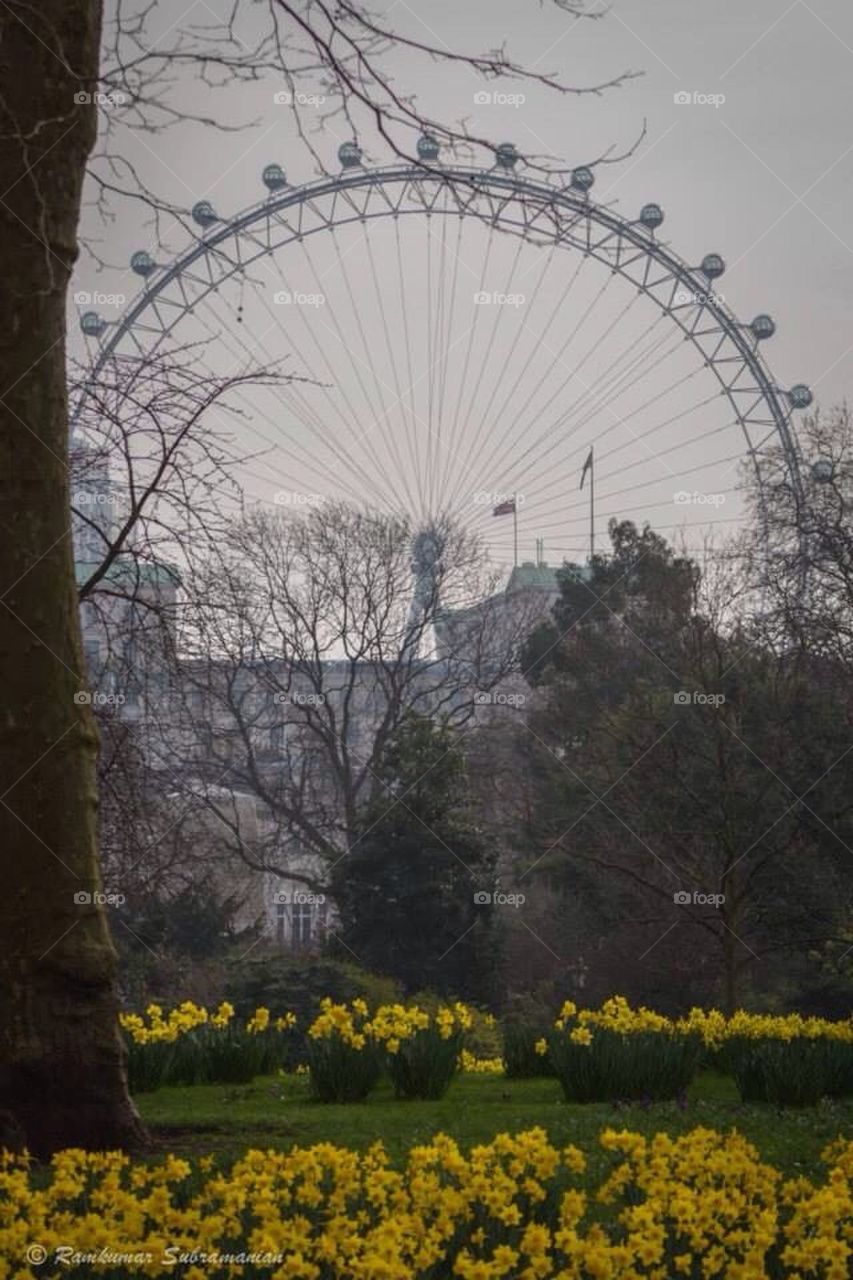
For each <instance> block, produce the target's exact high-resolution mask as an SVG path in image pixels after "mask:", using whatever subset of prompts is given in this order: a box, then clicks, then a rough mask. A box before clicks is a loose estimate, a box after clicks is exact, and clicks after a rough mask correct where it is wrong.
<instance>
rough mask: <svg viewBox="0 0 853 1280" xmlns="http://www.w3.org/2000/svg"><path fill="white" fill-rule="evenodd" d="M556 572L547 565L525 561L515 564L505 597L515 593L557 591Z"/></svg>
mask: <svg viewBox="0 0 853 1280" xmlns="http://www.w3.org/2000/svg"><path fill="white" fill-rule="evenodd" d="M559 589H560V587H559V583H558V582H557V570H556V569H553V568H552V567H551V566H550V565H547V564H534V563H533V561H532V560H525V561H524V563H523V564H517V565H516V566H515V568H514V569H513V571H512V573H511V574H510V575H509V579H508V581H507V584H506V591H507V595H511V594H512V593H513V592H515V591H555V592H556V591H559Z"/></svg>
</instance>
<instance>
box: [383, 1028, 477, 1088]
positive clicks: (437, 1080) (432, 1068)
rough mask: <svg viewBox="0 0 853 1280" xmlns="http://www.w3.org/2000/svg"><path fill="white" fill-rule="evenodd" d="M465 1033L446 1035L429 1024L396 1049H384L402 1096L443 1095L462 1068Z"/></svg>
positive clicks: (386, 1062)
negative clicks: (460, 1057)
mask: <svg viewBox="0 0 853 1280" xmlns="http://www.w3.org/2000/svg"><path fill="white" fill-rule="evenodd" d="M463 1041H464V1033H463V1032H462V1031H456V1032H454V1033H453V1034H452V1035H450V1036H447V1037H446V1038H442V1036H441V1035H440V1034H439V1032H438V1029H437V1028H436V1027H425V1028H424V1029H423V1030H422V1031H417V1032H416V1033H415V1034H414V1035H413V1036H411V1037H410V1038H409V1039H407V1040H404V1041H403V1042H402V1043H401V1045H400V1047H399V1049H398V1050H397V1052H396V1053H389V1052H388V1050H387V1049H385V1050H384V1051H383V1054H382V1061H383V1064H384V1066H385V1070H386V1071H387V1072H388V1075H389V1076H390V1078H391V1082H392V1084H393V1085H394V1092H395V1094H396V1095H397V1097H398V1098H443V1097H444V1095H445V1094H446V1093H447V1090H448V1089H449V1087H450V1084H451V1081H452V1080H453V1077H454V1076H455V1075H456V1073H457V1071H458V1070H459V1054H460V1053H461V1051H462V1044H463Z"/></svg>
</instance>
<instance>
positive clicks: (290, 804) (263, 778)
mask: <svg viewBox="0 0 853 1280" xmlns="http://www.w3.org/2000/svg"><path fill="white" fill-rule="evenodd" d="M413 547H414V555H415V560H414V562H413V558H412V557H413ZM186 587H187V593H186V604H185V607H184V611H183V615H182V630H181V640H180V645H181V648H180V651H179V654H178V662H177V667H176V671H175V675H174V678H173V691H174V692H173V697H174V698H175V699H177V701H178V702H179V703H180V707H181V722H182V725H183V726H184V731H183V733H182V734H181V735H180V736H179V738H178V740H177V744H176V748H177V749H176V750H175V749H173V752H172V759H171V761H170V762H169V763H170V765H171V768H172V770H173V771H175V766H176V764H180V765H181V767H180V768H179V769H177V771H176V773H177V774H178V775H180V776H182V777H183V778H184V779H185V785H186V787H187V789H188V792H189V791H192V790H196V791H199V790H200V791H202V792H203V793H204V794H205V795H206V797H207V802H208V803H209V805H210V807H211V808H212V809H213V810H214V811H215V812H216V813H217V815H218V817H219V818H220V819H221V820H222V821H223V822H224V823H227V824H229V825H230V826H231V828H232V831H233V835H234V849H235V853H237V854H239V855H240V856H242V858H243V859H245V860H246V861H248V862H249V863H250V864H251V865H253V866H255V867H256V868H257V869H259V870H269V871H275V872H278V873H279V874H282V873H286V874H287V875H288V876H289V877H291V878H293V879H295V880H297V881H298V880H302V881H303V883H305V884H306V885H310V886H312V887H314V888H320V887H321V886H322V885H323V884H324V882H325V876H326V873H327V870H328V867H329V865H330V864H332V863H334V862H335V861H336V860H337V859H339V858H340V857H341V856H342V854H343V853H345V852H346V850H347V849H348V848H349V847H350V846H351V843H352V841H353V839H354V838H355V835H354V833H355V832H356V830H357V829H358V825H359V815H360V812H361V810H362V809H363V808H364V806H365V805H366V804H367V803H369V802H370V801H372V800H375V799H376V797H377V795H378V794H379V793H380V792H381V783H380V782H379V778H378V773H379V771H378V768H377V765H378V761H379V760H380V758H381V757H382V754H383V752H384V751H385V749H386V747H387V744H388V742H389V740H390V739H391V737H392V735H393V734H394V733H395V732H396V730H397V729H398V728H399V726H400V725H401V724H402V722H403V721H404V720H405V719H406V717H407V716H408V715H409V714H410V713H411V712H419V713H421V714H427V715H433V716H443V717H446V718H447V719H448V721H449V722H450V723H451V724H455V725H456V726H458V727H460V728H462V727H464V726H466V725H467V724H468V723H469V722H470V721H471V718H472V715H473V714H474V711H475V708H476V706H477V696H478V691H483V690H489V689H492V688H494V687H496V686H497V685H498V684H499V683H500V682H501V681H502V680H503V679H504V678H505V677H506V676H507V674H508V673H509V672H510V671H511V670H513V669H514V668H515V666H516V662H517V653H518V649H519V646H520V643H521V641H522V640H523V639H524V638H525V636H526V634H527V632H528V630H529V628H530V625H531V617H530V615H529V612H528V610H527V609H525V608H523V607H522V608H520V609H519V608H513V607H510V606H509V605H508V603H507V599H506V597H505V596H504V595H503V593H499V592H496V591H495V587H496V578H495V575H493V574H490V573H489V571H488V567H487V564H486V561H485V558H484V555H483V551H482V548H481V547H480V545H479V543H478V542H477V541H476V540H475V539H474V538H472V537H471V536H470V535H468V534H466V533H464V532H463V531H461V530H459V529H458V528H456V527H455V526H454V525H453V524H451V523H450V522H449V521H444V522H442V523H439V524H438V525H436V526H434V527H433V528H432V529H431V530H429V531H428V532H427V533H421V534H420V535H419V536H418V537H415V538H414V539H413V530H412V528H411V526H410V525H409V523H408V521H406V520H404V519H401V518H398V517H394V516H388V515H383V514H379V513H376V512H372V511H363V510H359V509H356V508H353V507H349V506H347V505H345V504H341V503H324V504H322V505H320V506H319V507H316V508H315V509H314V510H312V511H311V512H310V513H309V514H307V515H306V516H294V515H284V514H277V513H273V514H268V513H266V512H261V511H251V512H249V513H248V514H247V515H246V516H245V518H244V519H242V520H240V521H238V522H235V523H234V524H233V525H232V527H231V530H230V533H229V537H228V539H227V541H226V543H225V545H224V547H223V550H222V554H221V555H220V556H218V557H217V558H216V560H214V561H210V560H208V561H206V562H204V563H202V564H200V565H198V566H196V568H195V570H194V572H193V574H192V575H191V576H190V578H189V579H188V581H187V584H186ZM173 714H174V712H173ZM168 737H169V735H168V734H166V733H164V734H163V740H164V742H165V741H168ZM172 737H173V739H174V735H172ZM193 742H195V743H201V744H202V748H201V750H202V754H201V757H200V758H199V757H198V756H197V757H196V758H195V759H194V760H193V759H192V757H191V755H190V756H189V757H188V750H189V749H190V744H191V743H193ZM188 758H189V763H186V762H187V760H188ZM225 785H227V787H228V788H230V789H232V790H233V791H235V792H238V793H245V794H249V795H252V796H254V797H256V798H257V800H258V801H259V802H260V804H261V806H262V809H263V811H264V814H265V817H266V819H267V821H266V827H265V833H264V834H263V836H262V838H260V839H258V838H255V839H254V840H252V841H251V842H250V841H248V840H246V839H245V838H244V833H243V831H242V830H241V827H240V823H239V820H238V816H237V813H236V811H235V809H234V807H233V805H232V804H230V803H228V804H223V800H222V794H223V791H222V788H223V786H225ZM394 799H395V798H394V797H389V804H390V803H392V802H393V801H394ZM398 799H399V801H400V802H401V803H405V797H399V798H398Z"/></svg>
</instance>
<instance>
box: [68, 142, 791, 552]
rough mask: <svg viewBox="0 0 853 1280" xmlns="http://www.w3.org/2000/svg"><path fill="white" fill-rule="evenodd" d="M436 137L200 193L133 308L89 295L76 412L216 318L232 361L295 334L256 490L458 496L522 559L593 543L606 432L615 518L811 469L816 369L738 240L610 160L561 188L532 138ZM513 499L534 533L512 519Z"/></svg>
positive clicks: (724, 501)
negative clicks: (773, 311)
mask: <svg viewBox="0 0 853 1280" xmlns="http://www.w3.org/2000/svg"><path fill="white" fill-rule="evenodd" d="M417 150H418V163H417V164H414V163H412V164H406V163H394V164H391V165H383V166H377V167H369V166H367V165H366V164H365V163H364V159H363V155H362V152H361V150H360V148H359V147H358V145H357V144H356V143H352V142H348V143H345V144H344V145H343V146H341V147H340V149H339V152H338V158H339V161H340V172H339V173H337V174H335V175H333V176H326V177H322V178H320V179H318V180H316V181H312V182H309V183H307V184H305V185H300V186H291V185H289V184H288V181H287V177H286V175H285V172H284V170H283V169H282V167H281V166H280V165H277V164H270V165H267V167H266V168H265V169H264V170H263V175H262V176H263V184H264V188H265V194H264V196H263V198H262V199H260V200H259V201H258V202H257V203H255V204H253V205H251V206H250V207H249V208H247V209H245V210H243V211H242V212H239V213H237V214H235V215H225V214H222V213H221V212H220V211H218V210H217V209H216V208H214V206H213V204H212V203H211V202H210V201H208V200H200V201H199V202H198V203H196V204H195V205H194V207H193V209H192V219H193V221H194V223H195V225H196V227H197V228H198V231H197V234H196V236H195V239H194V240H193V241H192V242H191V243H190V245H189V247H188V248H186V249H185V251H184V252H182V253H180V254H179V255H178V256H177V257H176V258H174V260H173V261H171V262H166V263H161V262H158V261H156V260H155V258H154V257H152V255H151V254H150V253H149V252H148V251H145V250H140V251H138V252H136V253H134V254H133V256H132V259H131V263H130V265H131V268H132V271H133V272H134V273H135V274H136V276H138V277H139V278H140V281H141V289H140V291H139V293H138V295H137V296H136V298H135V299H134V300H133V301H132V302H131V304H130V305H129V306H128V307H127V309H126V310H125V312H124V314H123V315H122V316H121V317H120V318H119V319H118V320H117V321H113V322H110V321H107V320H106V319H105V318H104V316H103V315H102V314H100V313H99V312H98V311H95V310H86V311H85V312H84V313H83V314H82V315H81V316H80V327H81V330H82V332H83V334H84V336H85V340H86V343H87V347H88V359H89V362H90V372H89V376H88V382H87V383H86V384H85V385H84V387H83V390H82V392H81V395H80V398H79V400H78V403H77V405H76V407H75V413H74V417H75V419H78V420H79V418H80V416H81V414H82V413H83V411H84V409H85V405H86V400H87V396H88V395H89V390H88V389H87V388H90V387H92V386H94V385H95V384H96V383H97V380H98V377H99V375H100V373H101V371H102V370H103V368H104V366H105V365H106V363H107V362H108V361H110V360H111V359H113V358H115V357H120V356H122V355H126V356H141V357H144V356H146V355H150V354H152V353H158V354H159V355H161V356H162V355H164V354H168V352H169V351H170V350H172V349H175V350H177V349H179V348H180V347H183V346H185V345H186V344H187V343H190V342H197V343H198V351H199V356H198V359H199V362H201V363H204V364H206V366H207V367H208V368H209V369H210V370H211V372H212V373H216V374H218V375H221V374H222V373H223V372H226V371H229V370H237V369H238V368H241V367H245V365H246V363H247V361H249V360H254V361H255V362H259V361H262V362H265V363H272V362H276V361H280V360H281V359H282V358H286V359H287V362H288V363H287V368H288V371H289V372H291V373H293V374H295V375H298V377H299V380H298V381H297V380H294V381H292V382H289V383H288V384H287V385H285V386H282V387H278V388H276V389H271V388H269V387H262V388H244V389H243V390H242V391H241V393H240V394H241V396H242V397H244V399H245V405H244V407H245V418H244V422H245V430H246V431H247V433H248V435H249V438H251V440H252V444H253V447H254V446H256V451H258V452H263V457H262V458H261V461H260V464H258V463H257V462H256V463H255V464H254V469H252V465H251V464H247V467H246V474H245V476H244V477H243V479H244V483H245V486H246V488H247V490H248V491H249V492H250V493H251V495H252V496H253V497H254V498H255V499H256V500H257V501H259V502H269V503H273V504H280V505H291V506H293V505H295V506H298V505H308V504H309V503H311V502H314V501H318V502H319V501H323V500H325V499H327V498H341V499H345V500H347V501H350V502H356V503H359V504H367V505H369V506H371V507H375V508H379V509H382V510H387V511H393V512H399V513H402V514H405V515H406V516H407V517H409V518H410V519H411V521H412V522H413V527H415V528H421V529H429V528H430V527H431V526H432V524H433V523H434V522H435V521H437V520H439V519H440V518H443V517H447V516H450V517H452V518H453V519H455V520H457V521H459V522H461V523H462V524H464V525H465V526H467V527H469V528H470V529H471V530H472V531H476V532H477V533H478V534H479V535H480V536H481V537H482V538H483V539H484V540H485V541H486V543H487V545H488V546H489V548H490V550H491V552H492V555H493V557H494V558H495V559H496V560H497V561H498V563H503V564H508V563H512V561H513V559H514V558H515V556H516V550H515V545H517V542H518V541H519V540H520V544H521V553H522V557H523V558H524V557H526V558H529V556H530V550H531V549H532V546H533V543H534V540H535V541H536V545H537V549H538V551H539V554H542V549H543V548H544V554H545V555H547V556H548V557H550V558H552V559H554V560H558V561H561V560H563V559H568V560H575V561H577V560H583V559H584V558H585V556H586V554H587V552H588V543H589V534H590V528H589V524H590V514H589V508H588V492H586V491H582V489H581V486H580V484H579V481H581V480H582V479H583V474H584V465H585V460H586V459H587V458H588V457H589V456H590V450H591V449H592V448H593V447H594V451H595V468H596V473H595V496H596V507H595V509H594V512H593V524H592V529H591V535H592V540H593V542H594V540H595V537H596V533H597V534H598V537H599V538H600V539H601V540H602V543H603V534H604V531H605V529H606V525H607V522H608V521H609V520H610V519H612V518H617V519H623V518H627V519H632V520H635V521H637V522H638V523H643V522H645V521H648V522H649V523H650V524H651V525H652V526H653V527H654V528H655V529H656V530H657V531H659V532H663V533H664V534H665V535H668V536H669V535H673V534H675V533H676V532H677V531H681V532H683V533H685V534H686V540H687V542H688V543H689V540H690V536H691V534H692V533H695V534H696V535H699V534H700V533H701V531H705V530H707V529H708V528H709V526H727V525H728V526H735V525H736V524H737V523H738V521H739V520H741V519H742V518H743V504H744V498H743V490H744V480H745V472H744V469H745V468H748V469H749V470H751V473H752V475H753V476H754V478H755V480H757V482H758V490H759V492H760V491H761V486H762V485H764V484H766V483H768V482H769V476H770V474H771V472H773V474H778V468H779V467H780V465H781V466H782V467H783V468H784V469H785V470H786V471H787V476H788V480H789V482H790V484H791V485H792V487H793V488H794V489H795V490H796V491H797V492H799V491H800V489H801V486H802V480H801V466H800V462H799V457H798V448H797V443H796V435H795V432H794V429H793V425H792V418H793V415H794V413H795V411H797V410H803V409H806V408H807V407H808V406H809V405H810V403H811V400H812V395H811V392H810V390H809V388H808V387H807V386H805V385H804V384H802V383H797V384H795V385H792V386H790V387H786V386H781V385H780V384H779V383H777V381H776V379H775V378H774V377H773V375H772V374H771V372H770V370H769V368H768V366H767V363H766V361H765V359H764V344H765V343H766V342H767V341H768V340H769V339H770V338H772V336H773V334H774V332H775V327H776V326H775V323H774V321H773V319H772V318H771V317H770V316H769V315H766V314H763V313H761V314H757V315H756V316H755V317H754V318H753V319H752V320H750V321H748V322H742V321H741V320H739V319H738V318H737V317H736V315H735V314H734V312H733V310H732V309H731V308H730V306H729V305H728V304H727V302H726V300H725V297H724V294H723V293H722V292H721V290H720V288H719V282H720V280H721V278H722V277H723V275H724V272H725V262H724V260H723V258H722V257H721V256H720V254H718V253H716V252H714V253H708V254H707V255H706V256H705V257H704V258H703V259H702V261H701V263H699V264H695V265H694V264H689V263H688V262H686V261H685V260H684V259H683V258H682V257H680V256H679V255H678V254H677V253H676V252H675V251H674V250H673V249H672V248H671V247H670V246H669V245H668V244H667V243H666V241H665V240H664V239H663V238H662V226H663V223H664V213H663V210H662V209H661V208H660V206H659V205H657V204H654V203H649V204H646V205H645V206H643V208H642V209H641V210H640V211H639V213H638V215H637V217H635V218H629V217H625V216H624V215H623V214H621V213H619V212H617V211H616V210H615V209H614V208H613V207H612V206H608V205H605V204H599V203H596V202H595V201H594V199H593V197H592V190H593V187H594V183H595V173H594V172H593V170H592V169H591V168H588V167H579V168H576V169H575V170H574V172H573V174H572V177H571V181H570V183H569V184H568V185H566V186H557V185H555V184H553V183H551V182H549V181H544V180H542V179H541V178H540V177H538V176H534V177H531V176H526V175H525V174H524V172H523V160H522V157H521V156H520V155H519V153H518V152H517V150H516V148H515V147H514V146H513V145H512V144H510V143H505V144H502V145H500V146H498V147H497V148H496V151H495V163H494V166H493V167H492V168H490V169H486V168H477V167H471V166H465V165H459V164H456V163H447V164H445V163H442V159H441V155H440V149H439V145H438V143H437V141H436V140H435V139H434V138H432V137H429V136H424V137H422V138H421V139H420V140H419V143H418V148H417ZM506 510H512V511H513V514H514V516H515V522H514V523H515V525H516V528H515V530H514V531H513V530H511V529H510V528H509V526H508V523H507V522H506V521H503V520H494V519H493V514H494V513H496V512H497V513H500V512H502V511H506ZM723 531H724V532H725V528H724V529H723ZM513 532H514V534H515V537H513ZM514 544H515V545H514Z"/></svg>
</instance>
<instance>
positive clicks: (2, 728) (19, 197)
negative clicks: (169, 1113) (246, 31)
mask: <svg viewBox="0 0 853 1280" xmlns="http://www.w3.org/2000/svg"><path fill="white" fill-rule="evenodd" d="M100 22H101V6H100V3H99V0H41V2H40V3H39V4H37V5H24V4H21V3H18V0H10V3H9V4H8V5H3V6H0V85H2V90H0V282H2V284H0V663H2V685H0V1112H5V1115H2V1114H0V1143H2V1141H3V1138H4V1136H6V1137H8V1136H13V1137H14V1136H16V1135H17V1136H19V1137H20V1136H21V1135H22V1136H23V1138H24V1139H25V1140H26V1142H27V1144H28V1145H29V1147H30V1149H31V1150H32V1151H34V1152H36V1153H37V1154H44V1153H47V1152H49V1151H51V1150H54V1149H57V1148H60V1147H63V1146H69V1145H73V1146H82V1147H110V1146H118V1145H130V1144H133V1143H134V1142H137V1141H139V1140H140V1139H141V1137H142V1136H143V1135H142V1129H141V1126H140V1123H139V1120H138V1117H137V1115H136V1112H135V1110H134V1108H133V1105H132V1103H131V1102H130V1099H129V1097H128V1093H127V1081H126V1073H125V1065H124V1055H123V1050H122V1045H121V1041H120V1038H119V1034H118V1028H117V1022H116V1012H117V1000H116V993H115V953H114V951H113V948H112V944H111V942H110V938H109V933H108V930H107V925H106V920H105V916H104V911H103V908H102V907H99V906H98V905H96V904H95V903H94V902H93V901H92V895H93V894H95V893H96V891H98V890H99V889H100V887H101V886H100V882H99V877H98V851H97V839H96V808H97V798H96V791H95V760H96V754H97V737H96V732H95V727H94V722H93V717H92V714H91V710H90V708H89V706H87V705H85V703H80V702H78V701H77V700H76V699H75V694H76V693H77V692H78V691H81V690H85V689H86V679H85V675H84V670H83V661H82V656H81V643H80V633H79V620H78V613H77V605H76V593H75V584H74V567H73V554H72V545H71V538H70V534H69V493H68V466H67V454H68V448H67V399H66V390H65V341H64V331H65V307H66V290H67V287H68V280H69V276H70V273H71V269H72V266H73V263H74V259H75V257H76V253H77V242H76V231H77V221H78V216H79V210H80V193H81V186H82V183H83V175H84V169H85V164H86V159H87V156H88V153H89V151H90V149H91V147H92V143H93V141H94V137H95V129H96V107H95V106H94V105H93V103H92V95H93V94H94V93H95V91H96V90H97V67H98V51H99V41H100ZM75 95H77V97H75ZM80 95H86V96H88V98H89V101H88V102H86V101H80V100H79V97H80ZM81 894H88V895H89V903H88V904H82V905H81V903H80V902H79V901H78V900H77V899H78V895H81Z"/></svg>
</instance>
